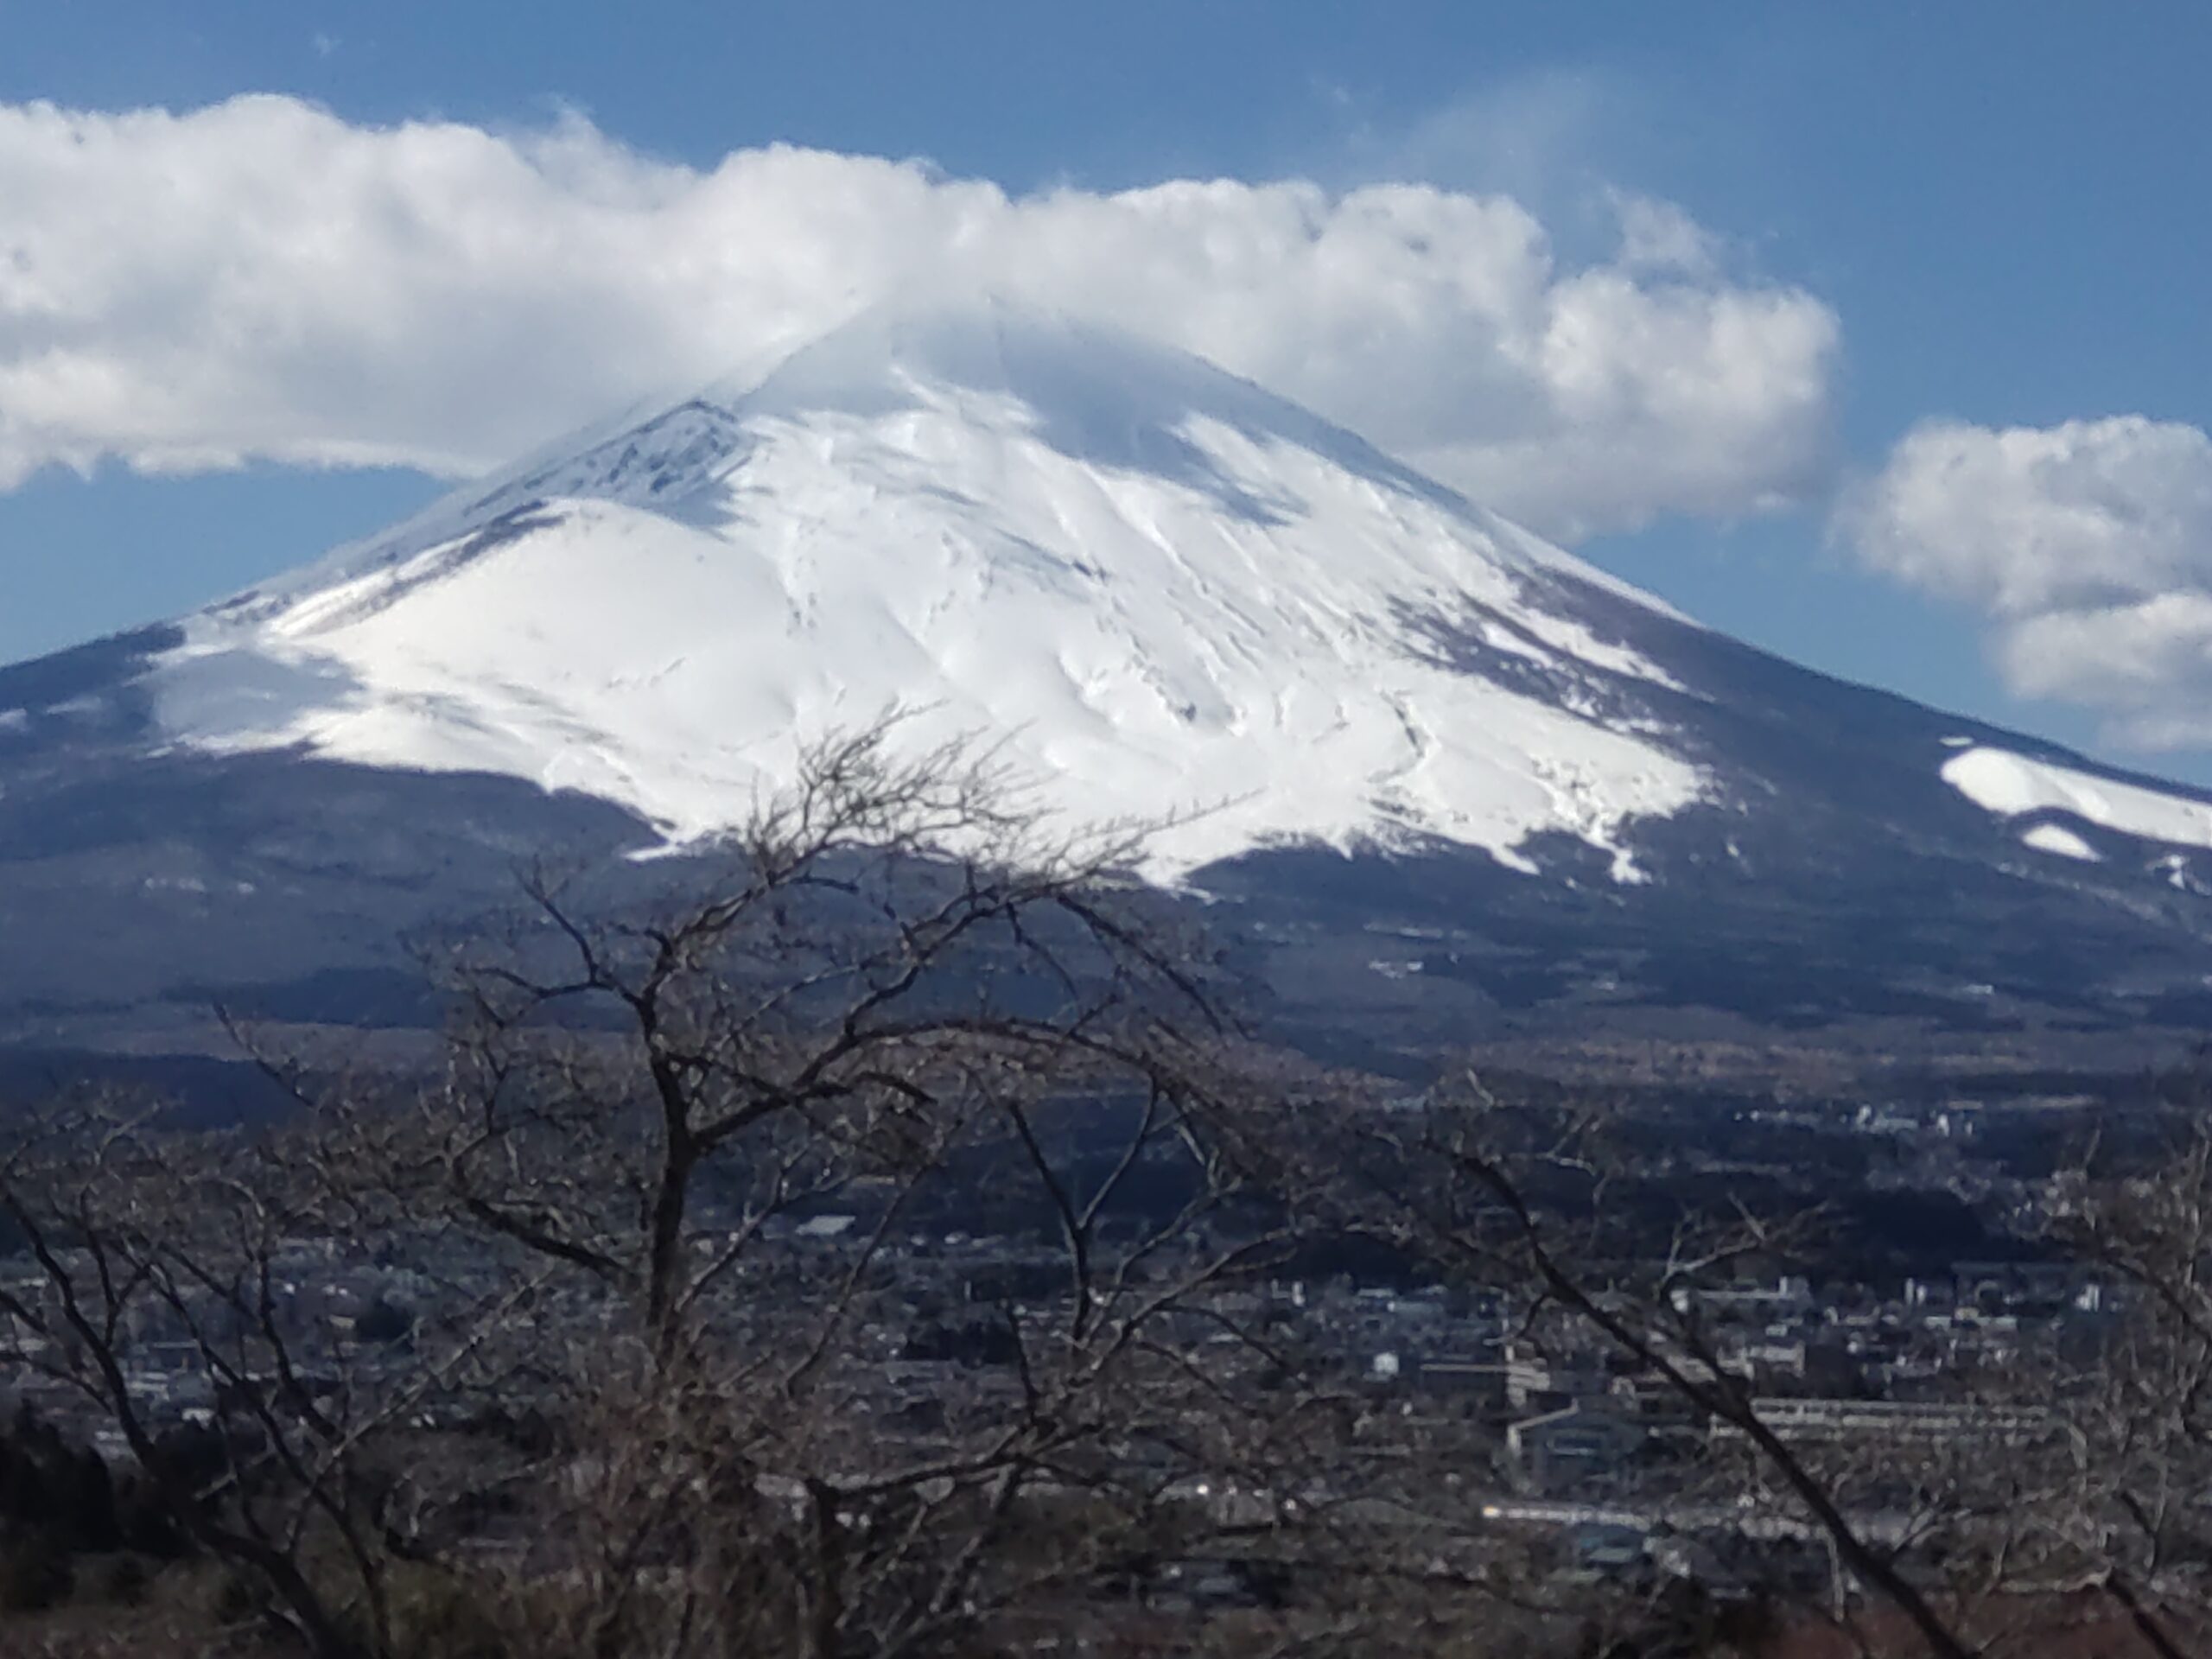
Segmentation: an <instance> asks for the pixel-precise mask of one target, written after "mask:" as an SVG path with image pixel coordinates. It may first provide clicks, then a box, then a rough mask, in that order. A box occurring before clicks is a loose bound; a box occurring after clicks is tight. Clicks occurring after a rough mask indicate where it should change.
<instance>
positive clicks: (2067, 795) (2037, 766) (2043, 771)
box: [1942, 747, 2212, 850]
mask: <svg viewBox="0 0 2212 1659" xmlns="http://www.w3.org/2000/svg"><path fill="white" fill-rule="evenodd" d="M1942 775H1943V781H1944V782H1946V783H1948V784H1949V785H1951V787H1952V788H1954V789H1955V790H1957V791H1959V792H1960V793H1961V794H1962V795H1964V796H1965V797H1966V798H1967V799H1968V800H1970V801H1972V802H1973V803H1974V804H1975V805H1976V806H1979V807H1981V808H1982V809H1984V810H1986V811H1990V812H1993V813H1996V814H1997V815H1998V816H1999V817H2008V818H2010V817H2018V816H2019V815H2020V814H2021V813H2023V812H2037V811H2051V810H2056V811H2063V812H2070V813H2072V814H2073V815H2074V816H2075V817H2078V818H2082V819H2083V820H2085V821H2087V822H2088V823H2094V824H2099V825H2102V826H2103V827H2105V828H2107V829H2117V830H2120V832H2121V833H2123V834H2125V835H2130V836H2140V837H2141V838H2142V839H2144V840H2145V841H2162V842H2166V843H2168V844H2169V845H2171V846H2177V847H2212V805H2208V804H2205V803H2203V802H2202V801H2192V800H2189V799H2187V798H2183V797H2181V796H2177V795H2166V794H2161V793H2160V792H2159V791H2156V790H2152V789H2145V788H2144V787H2142V786H2141V785H2138V784H2124V783H2120V782H2117V781H2115V780H2113V779H2109V778H2100V777H2097V776H2096V775H2094V773H2091V772H2077V771H2075V770H2074V769H2073V768H2072V767H2070V766H2054V765H2052V764H2051V763H2050V762H2049V761H2047V760H2030V759H2029V758H2028V757H2027V756H2025V755H2022V754H2015V753H2012V751H2011V750H2009V749H1997V748H1989V747H1975V748H1971V749H1967V750H1965V751H1964V752H1962V753H1959V754H1957V755H1955V756H1954V757H1952V758H1951V759H1950V760H1947V761H1945V762H1944V763H1943V772H1942ZM2036 833H2037V831H2034V830H2031V831H2030V832H2029V834H2030V835H2031V836H2032V835H2034V834H2036ZM2061 833H2066V832H2064V831H2061ZM2076 839H2078V837H2076ZM2030 844H2031V845H2033V844H2036V843H2034V842H2031V843H2030ZM2045 850H2057V849H2053V848H2046V849H2045Z"/></svg>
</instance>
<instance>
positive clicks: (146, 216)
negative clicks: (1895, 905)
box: [0, 97, 1838, 537]
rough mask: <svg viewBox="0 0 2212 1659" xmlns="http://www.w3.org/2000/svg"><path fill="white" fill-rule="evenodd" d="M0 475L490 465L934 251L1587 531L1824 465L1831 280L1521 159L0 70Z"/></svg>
mask: <svg viewBox="0 0 2212 1659" xmlns="http://www.w3.org/2000/svg"><path fill="white" fill-rule="evenodd" d="M0 200H4V201H5V202H7V203H8V204H9V210H10V211H9V213H8V217H7V220H6V222H5V223H4V224H0V487H10V486H13V485H14V484H16V483H17V482H20V481H21V480H22V479H23V478H24V477H26V476H28V475H29V474H30V473H31V472H33V471H35V470H36V469H38V468H39V467H44V466H48V465H54V464H60V465H66V466H74V467H89V466H91V465H92V464H93V463H94V462H96V461H99V460H101V459H103V458H105V457H116V458H120V459H121V460H123V461H126V462H128V463H129V464H130V465H132V466H135V467H141V468H143V469H147V470H192V469H199V468H207V467H223V466H230V465H235V464H238V462H240V461H245V460H247V459H251V458H267V459H273V460H277V461H289V462H296V463H301V464H306V465H316V466H352V465H366V464H403V465H409V466H415V467H423V468H425V469H427V470H429V471H431V472H435V473H440V474H468V473H472V472H475V471H478V470H480V469H484V468H486V467H492V466H494V465H496V464H499V462H501V461H505V460H507V459H510V458H512V456H513V455H514V454H518V452H520V451H523V450H524V449H527V448H531V447H532V446H533V445H535V444H537V443H538V442H543V441H544V440H546V439H548V438H550V437H552V436H554V435H557V434H558V433H559V432H561V431H562V430H563V429H567V428H569V427H571V426H574V425H575V424H577V423H582V422H584V421H588V420H593V419H595V418H598V417H600V416H604V415H605V414H607V412H608V411H609V410H612V409H613V408H616V407H619V406H620V405H622V404H626V403H628V402H630V401H632V400H634V399H636V398H638V397H644V396H648V395H654V394H658V393H661V392H664V391H672V390H678V389H681V388H683V387H686V386H688V385H694V384H697V383H701V382H704V381H707V380H709V379H714V378H720V377H722V376H726V375H728V374H730V373H732V372H746V371H747V370H748V369H753V368H760V367H765V366H766V365H767V364H768V363H770V362H772V360H773V359H775V357H777V356H778V355H779V354H780V353H781V352H782V351H784V350H785V349H787V348H788V347H789V346H791V344H793V343H796V342H797V341H798V340H801V339H804V337H806V336H807V335H808V334H811V333H814V332H816V331H818V330H819V329H821V328H823V327H828V326H829V325H831V324H832V323H834V322H836V321H838V320H839V319H841V318H842V316H843V315H847V314H848V313H849V312H850V311H852V310H854V309H855V308H858V307H860V306H861V305H864V304H866V303H868V302H871V301H873V300H875V299H878V298H880V297H883V296H887V295H890V294H893V293H894V292H899V291H902V290H906V289H912V288H913V287H915V286H917V285H923V284H931V283H946V284H968V283H982V284H987V285H988V286H991V287H993V288H995V289H999V290H1001V291H1003V292H1007V293H1009V294H1011V295H1014V296H1017V297H1020V298H1021V299H1024V300H1027V301H1029V302H1034V303H1038V304H1040V305H1045V306H1050V307H1054V308H1062V309H1065V310H1069V311H1071V312H1075V313H1077V314H1080V315H1090V316H1094V317H1096V318H1098V319H1100V320H1101V321H1108V322H1111V323H1115V324H1116V325H1119V326H1122V327H1130V328H1134V329H1136V330H1139V331H1141V332H1144V333H1148V334H1153V335H1154V336H1156V337H1160V338H1162V339H1165V340H1168V341H1170V342H1172V343H1173V344H1176V345H1179V346H1184V347H1185V348H1187V349H1190V350H1192V351H1195V352H1197V353H1199V354H1201V355H1203V356H1205V357H1209V358H1211V359H1213V360H1215V361H1217V362H1218V363H1220V364H1222V365H1224V366H1225V367H1227V368H1229V369H1230V370H1232V371H1234V372H1237V373H1241V374H1243V375H1247V376H1249V377H1250V378H1253V379H1255V380H1257V381H1259V382H1261V383H1262V384H1263V385H1268V386H1269V387H1270V388H1272V389H1274V390H1276V391H1281V392H1282V393H1284V394H1285V395H1287V396H1289V397H1294V398H1296V399H1298V400H1300V401H1301V402H1304V403H1306V404H1310V405H1312V406H1313V408H1314V409H1315V410H1318V411H1319V413H1321V414H1323V415H1325V416H1329V417H1331V418H1332V419H1335V420H1338V421H1340V422H1342V423H1344V424H1346V425H1349V426H1351V427H1352V428H1354V429H1357V430H1359V431H1360V432H1362V433H1363V435H1367V436H1368V437H1370V438H1371V439H1373V440H1374V441H1375V442H1378V443H1380V444H1382V445H1383V446H1384V447H1385V448H1390V449H1392V450H1394V451H1395V452H1396V453H1397V454H1400V455H1402V456H1403V457H1404V458H1406V459H1407V460H1408V461H1412V462H1414V464H1416V465H1418V466H1421V467H1425V468H1426V469H1427V470H1429V471H1431V472H1433V473H1435V474H1438V475H1440V477H1442V478H1444V479H1446V480H1447V481H1449V482H1452V483H1453V484H1456V485H1458V486H1461V487H1463V488H1465V489H1466V490H1467V491H1469V492H1470V493H1472V494H1474V495H1475V496H1477V497H1478V499H1482V500H1484V501H1485V502H1487V503H1489V504H1491V505H1495V506H1497V507H1498V508H1499V509H1500V510H1501V511H1503V512H1508V513H1510V514H1512V515H1514V516H1516V517H1520V518H1523V519H1525V520H1527V521H1529V522H1530V523H1532V524H1535V525H1536V526H1537V527H1538V528H1541V529H1543V530H1546V531H1550V532H1552V533H1554V534H1556V535H1561V536H1565V537H1580V536H1582V535H1586V534H1590V533H1593V532H1596V531H1604V530H1610V529H1617V528H1622V527H1625V526H1630V525H1633V524H1638V523H1641V522H1643V521H1644V520H1646V519H1649V518H1651V517H1653V516H1655V515H1657V514H1661V513H1666V512H1690V513H1707V514H1717V515H1726V516H1732V515H1736V514H1740V513H1743V512H1751V511H1757V510H1759V509H1762V508H1764V507H1769V506H1774V505H1782V504H1784V503H1788V502H1790V501H1793V500H1800V499H1804V498H1805V497H1807V496H1808V494H1811V493H1815V492H1816V491H1817V490H1818V488H1819V486H1820V484H1821V480H1822V478H1823V477H1824V474H1825V470H1826V467H1827V441H1828V426H1829V405H1830V397H1831V375H1832V370H1833V364H1834V356H1835V352H1836V346H1837V335H1838V329H1837V323H1836V320H1835V317H1834V314H1833V312H1831V311H1830V310H1829V309H1828V308H1827V306H1825V305H1824V304H1823V303H1821V302H1820V301H1819V300H1817V299H1815V298H1814V297H1813V296H1809V295H1807V294H1805V293H1803V292H1802V291H1800V290H1797V289H1790V288H1787V287H1780V286H1775V285H1770V284H1765V283H1758V282H1752V281H1746V280H1744V279H1742V278H1739V277H1732V276H1731V275H1729V274H1728V273H1726V271H1725V270H1722V269H1721V268H1720V267H1719V265H1718V264H1716V262H1715V261H1714V260H1713V258H1712V257H1710V251H1709V246H1708V244H1707V240H1706V238H1704V237H1703V235H1702V233H1701V232H1700V231H1699V229H1698V227H1697V226H1694V224H1692V223H1691V222H1690V221H1689V220H1688V219H1686V218H1684V217H1682V216H1681V214H1680V213H1678V212H1676V211H1675V210H1674V209H1672V208H1669V207H1665V206H1664V205H1663V204H1644V203H1633V202H1631V203H1625V204H1624V207H1623V213H1622V218H1623V225H1624V234H1623V238H1622V244H1621V247H1620V250H1619V251H1618V253H1617V254H1616V255H1615V256H1614V257H1611V258H1610V259H1609V260H1607V261H1605V262H1603V263H1599V264H1592V265H1584V266H1579V267H1578V266H1570V265H1568V264H1565V263H1563V262H1562V261H1561V260H1560V258H1559V257H1557V255H1556V253H1555V251H1554V249H1553V247H1552V245H1551V244H1550V241H1549V239H1548V237H1547V235H1546V233H1545V231H1544V228H1543V226H1541V224H1540V223H1539V222H1538V221H1537V219H1535V217H1534V216H1533V215H1532V214H1531V213H1529V212H1528V211H1527V210H1526V209H1525V208H1523V207H1522V206H1521V205H1519V204H1518V203H1516V201H1514V200H1511V199H1510V198H1507V197H1503V196H1497V195H1476V194H1465V193H1458V192H1452V191H1447V190H1442V189H1438V188H1431V187H1427V186H1420V185H1402V184H1383V185H1372V186H1367V187H1363V188H1357V189H1352V190H1348V191H1340V192H1338V191H1330V190H1326V189H1324V188H1321V187H1319V186H1318V185H1314V184H1312V183H1307V182H1303V181H1284V182H1278V183H1271V184H1261V185H1254V184H1247V183H1243V182H1237V181H1189V180H1184V181H1171V182H1167V183H1162V184H1159V185H1155V186H1152V187H1149V188H1143V189H1137V190H1129V191H1123V192H1118V193H1114V194H1101V193H1095V192H1089V191H1083V190H1077V189H1073V188H1062V189H1057V190H1052V191H1047V192H1044V193H1041V194H1035V195H1029V196H1020V197H1011V196H1009V195H1007V194H1006V193H1005V192H1004V191H1003V190H1001V188H998V187H997V186H995V185H994V184H991V183H988V182H986V181H973V180H962V179H953V178H948V177H945V176H944V175H941V174H939V173H938V172H936V171H934V170H933V169H931V168H929V167H927V166H926V165H925V164H922V163H919V162H893V161H887V160H882V159H878V158H874V157H868V156H846V155H838V154H832V153H828V152H823V151H812V150H800V149H788V148H781V147H779V148H771V149H753V150H743V151H738V152H735V153H733V154H731V155H729V156H726V157H725V158H723V160H722V161H721V162H719V163H718V164H717V165H715V167H713V168H710V169H700V168H691V167H687V166H683V165H678V164H673V163H669V162H660V161H656V160H653V159H652V158H649V157H646V156H640V155H639V154H638V153H636V152H634V151H632V150H631V149H627V148H626V147H625V146H623V145H622V144H620V143H619V142H617V141H615V140H613V139H612V138H610V137H607V136H606V135H604V134H602V133H601V132H599V131H597V130H595V129H594V128H593V127H591V126H590V125H589V124H586V123H584V122H582V121H581V120H575V119H570V120H567V121H563V122H561V123H559V124H555V125H554V126H552V127H550V128H547V129H543V130H533V131H526V132H520V133H506V132H493V131H488V130H484V129H481V128H478V127H474V126H469V125H466V124H454V123H413V124H407V125H404V126H398V127H390V128H374V127H365V126H359V125H355V124H350V123H348V122H346V121H345V120H343V119H341V118H338V117H336V116H334V115H333V114H331V113H329V112H327V111H323V110H321V109H318V108H316V107H315V106H313V105H308V104H304V103H302V102H300V101H298V100H296V99H289V98H280V97H251V98H242V99H233V100H232V101H230V102H227V103H224V104H220V105H213V106H210V107H208V108H205V109H200V110H196V111H188V112H186V113H182V114H175V113H170V112H168V111H150V110H149V111H130V112H124V113H99V112H86V111H68V110H61V109H57V108H54V107H52V106H49V105H12V106H0Z"/></svg>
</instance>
